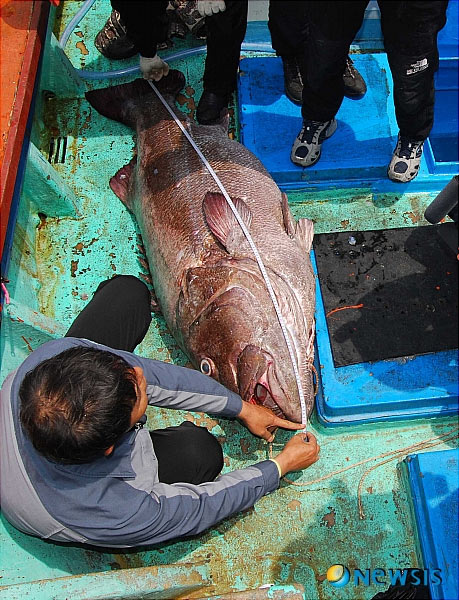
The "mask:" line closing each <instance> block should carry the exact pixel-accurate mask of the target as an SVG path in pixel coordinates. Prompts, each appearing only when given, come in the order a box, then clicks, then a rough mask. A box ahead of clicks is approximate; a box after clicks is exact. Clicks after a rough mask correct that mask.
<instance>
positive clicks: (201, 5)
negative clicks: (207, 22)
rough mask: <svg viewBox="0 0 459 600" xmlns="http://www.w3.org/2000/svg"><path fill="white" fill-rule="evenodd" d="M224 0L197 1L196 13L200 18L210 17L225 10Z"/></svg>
mask: <svg viewBox="0 0 459 600" xmlns="http://www.w3.org/2000/svg"><path fill="white" fill-rule="evenodd" d="M225 8H226V6H225V2H224V0H198V12H199V14H200V15H201V17H211V16H212V15H213V14H215V13H218V12H223V11H224V10H225Z"/></svg>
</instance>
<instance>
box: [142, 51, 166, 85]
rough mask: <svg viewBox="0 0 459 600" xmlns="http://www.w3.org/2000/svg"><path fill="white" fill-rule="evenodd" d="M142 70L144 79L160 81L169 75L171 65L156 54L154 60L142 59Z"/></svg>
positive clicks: (143, 57)
mask: <svg viewBox="0 0 459 600" xmlns="http://www.w3.org/2000/svg"><path fill="white" fill-rule="evenodd" d="M140 70H141V71H142V75H143V78H144V79H152V80H153V81H159V80H160V79H161V77H163V75H167V74H168V73H169V65H168V64H167V63H166V62H164V61H163V60H162V59H161V58H159V56H158V55H157V54H156V56H154V57H153V58H146V57H145V56H141V57H140Z"/></svg>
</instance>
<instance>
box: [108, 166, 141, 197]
mask: <svg viewBox="0 0 459 600" xmlns="http://www.w3.org/2000/svg"><path fill="white" fill-rule="evenodd" d="M136 164H137V157H136V156H134V158H132V159H131V160H130V161H129V162H128V164H127V165H124V167H121V169H120V170H119V171H118V172H117V173H116V174H115V175H113V177H112V178H111V179H110V189H111V190H112V192H113V193H114V194H116V195H117V196H118V198H119V199H120V200H121V202H122V203H123V204H125V205H126V206H127V207H128V208H129V204H128V200H127V199H128V195H129V182H130V181H131V177H132V173H133V171H134V167H135V166H136Z"/></svg>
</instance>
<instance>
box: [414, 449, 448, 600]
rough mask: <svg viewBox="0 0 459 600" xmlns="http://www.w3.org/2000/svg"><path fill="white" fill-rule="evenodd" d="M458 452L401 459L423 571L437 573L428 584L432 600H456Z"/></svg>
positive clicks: (445, 451) (417, 455)
mask: <svg viewBox="0 0 459 600" xmlns="http://www.w3.org/2000/svg"><path fill="white" fill-rule="evenodd" d="M458 459H459V450H458V449H454V450H443V451H439V452H425V453H422V454H414V455H412V456H408V457H407V458H406V459H405V464H406V467H407V471H408V480H409V485H410V489H411V494H412V502H413V506H414V514H415V517H416V524H417V530H418V536H419V542H420V547H421V552H422V557H423V562H424V568H425V569H437V568H438V569H441V578H442V583H440V584H439V585H433V584H432V583H430V585H429V587H430V593H431V596H432V599H433V600H456V599H457V598H459V588H458V555H457V544H458Z"/></svg>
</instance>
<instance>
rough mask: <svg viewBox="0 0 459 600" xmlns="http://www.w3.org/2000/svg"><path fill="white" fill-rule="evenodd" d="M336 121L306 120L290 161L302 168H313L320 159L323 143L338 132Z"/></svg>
mask: <svg viewBox="0 0 459 600" xmlns="http://www.w3.org/2000/svg"><path fill="white" fill-rule="evenodd" d="M336 127H337V123H336V119H331V120H330V121H310V120H308V119H304V121H303V127H302V128H301V131H300V133H299V134H298V136H297V138H296V140H295V141H294V142H293V146H292V152H291V154H290V160H291V161H292V162H294V163H295V164H296V165H300V166H301V167H311V166H312V165H315V164H316V162H317V161H318V160H319V158H320V153H321V146H322V142H323V141H324V140H326V139H327V138H329V137H330V136H332V135H333V134H334V133H335V131H336Z"/></svg>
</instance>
